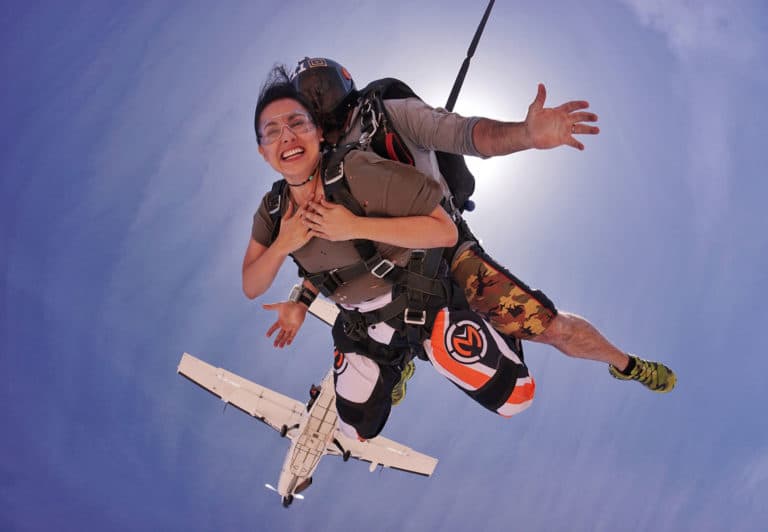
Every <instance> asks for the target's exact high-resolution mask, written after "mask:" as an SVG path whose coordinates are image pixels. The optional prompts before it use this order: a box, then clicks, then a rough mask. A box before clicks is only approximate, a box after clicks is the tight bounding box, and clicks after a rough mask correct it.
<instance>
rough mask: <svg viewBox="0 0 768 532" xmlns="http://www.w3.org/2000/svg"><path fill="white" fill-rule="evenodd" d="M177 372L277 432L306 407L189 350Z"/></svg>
mask: <svg viewBox="0 0 768 532" xmlns="http://www.w3.org/2000/svg"><path fill="white" fill-rule="evenodd" d="M177 371H178V372H179V374H181V375H182V376H184V377H186V378H188V379H189V380H191V381H192V382H194V383H195V384H197V385H199V386H200V387H201V388H204V389H205V390H208V391H209V392H211V393H212V394H213V395H215V396H217V397H220V398H221V400H222V401H224V402H225V403H228V404H231V405H233V406H235V407H237V408H239V409H240V410H242V411H243V412H245V413H246V414H248V415H250V416H253V417H255V418H256V419H258V420H260V421H263V422H264V423H266V424H267V425H269V426H270V427H272V428H273V429H275V430H277V431H280V430H281V428H282V427H283V426H284V425H285V426H287V427H291V426H293V425H295V424H297V423H299V420H300V419H301V417H302V415H303V414H304V413H305V412H306V410H307V408H306V405H304V403H301V402H299V401H296V400H295V399H291V398H290V397H288V396H285V395H282V394H279V393H277V392H275V391H272V390H270V389H269V388H264V387H263V386H259V385H258V384H256V383H253V382H251V381H249V380H247V379H244V378H242V377H240V376H239V375H235V374H234V373H231V372H229V371H227V370H225V369H222V368H216V367H214V366H211V365H210V364H208V363H207V362H203V361H202V360H200V359H199V358H196V357H194V356H192V355H190V354H189V353H184V354H183V355H182V357H181V361H180V362H179V368H178V370H177ZM294 432H295V431H289V432H288V433H287V436H288V437H289V438H291V439H292V438H293V434H294Z"/></svg>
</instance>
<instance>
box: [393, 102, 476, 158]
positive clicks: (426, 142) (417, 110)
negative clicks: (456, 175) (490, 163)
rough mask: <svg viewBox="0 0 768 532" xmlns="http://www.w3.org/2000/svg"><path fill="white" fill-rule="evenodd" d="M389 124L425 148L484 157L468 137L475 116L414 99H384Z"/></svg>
mask: <svg viewBox="0 0 768 532" xmlns="http://www.w3.org/2000/svg"><path fill="white" fill-rule="evenodd" d="M384 105H385V106H386V108H387V112H388V113H389V116H390V118H391V119H392V125H393V126H394V128H395V130H396V131H397V132H398V133H400V135H402V136H404V137H407V138H408V139H410V140H411V142H413V143H414V144H416V145H417V146H419V147H421V148H423V149H425V150H429V151H444V152H448V153H456V154H459V155H473V156H475V157H484V156H483V154H481V153H480V152H479V151H477V148H476V147H475V144H474V142H473V140H472V130H473V129H474V127H475V124H476V123H477V121H478V120H480V118H479V117H476V116H475V117H469V118H467V117H464V116H461V115H459V114H456V113H449V112H448V111H446V110H444V109H435V108H433V107H430V106H429V105H427V104H425V103H424V102H422V101H421V100H419V99H418V98H403V99H399V100H386V101H385V102H384Z"/></svg>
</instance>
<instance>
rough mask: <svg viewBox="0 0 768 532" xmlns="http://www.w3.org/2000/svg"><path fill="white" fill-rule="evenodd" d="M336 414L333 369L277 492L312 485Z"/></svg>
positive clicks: (286, 493) (301, 427) (288, 459)
mask: <svg viewBox="0 0 768 532" xmlns="http://www.w3.org/2000/svg"><path fill="white" fill-rule="evenodd" d="M337 417H338V414H337V413H336V403H335V393H334V390H333V370H331V371H329V372H328V374H327V375H326V376H325V378H324V379H323V382H322V383H321V385H320V394H319V395H318V396H317V398H316V399H315V400H314V402H313V403H312V406H311V408H310V409H309V412H307V414H306V415H305V416H304V417H303V418H302V419H301V422H300V423H299V426H298V427H297V428H296V429H294V430H296V431H297V432H296V434H297V435H296V436H294V437H293V442H292V443H291V447H290V449H288V454H287V455H286V457H285V461H284V462H283V468H282V470H281V471H280V480H279V481H278V484H277V492H278V493H279V494H280V495H282V496H283V497H288V496H290V495H293V494H294V493H298V492H299V491H301V490H302V489H304V488H306V487H307V486H308V485H309V482H311V480H308V479H310V478H311V477H312V473H314V471H315V469H316V468H317V464H318V463H319V462H320V459H321V458H322V457H323V455H324V454H325V453H326V449H327V448H328V445H329V444H330V443H331V442H332V441H333V437H334V434H335V432H336V423H337Z"/></svg>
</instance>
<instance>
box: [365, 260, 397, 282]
mask: <svg viewBox="0 0 768 532" xmlns="http://www.w3.org/2000/svg"><path fill="white" fill-rule="evenodd" d="M394 267H395V263H394V262H392V261H391V260H387V259H381V262H379V263H378V264H377V265H376V266H374V267H373V268H371V275H373V276H374V277H378V278H379V279H381V278H383V277H384V276H385V275H387V274H388V273H389V272H391V271H392V270H393V269H394Z"/></svg>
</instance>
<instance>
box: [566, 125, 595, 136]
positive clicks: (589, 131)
mask: <svg viewBox="0 0 768 532" xmlns="http://www.w3.org/2000/svg"><path fill="white" fill-rule="evenodd" d="M571 131H572V132H573V133H574V134H576V135H597V134H598V133H600V128H599V127H597V126H589V125H587V124H574V125H573V129H572V130H571Z"/></svg>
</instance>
